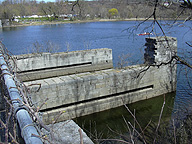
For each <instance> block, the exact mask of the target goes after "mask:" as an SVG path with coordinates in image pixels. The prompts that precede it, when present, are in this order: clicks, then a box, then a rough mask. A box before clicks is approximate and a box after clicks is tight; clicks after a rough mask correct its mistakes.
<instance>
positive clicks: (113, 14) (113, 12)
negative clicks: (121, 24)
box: [108, 8, 119, 18]
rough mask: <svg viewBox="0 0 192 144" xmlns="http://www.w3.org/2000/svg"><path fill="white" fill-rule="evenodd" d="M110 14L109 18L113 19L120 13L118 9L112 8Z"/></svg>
mask: <svg viewBox="0 0 192 144" xmlns="http://www.w3.org/2000/svg"><path fill="white" fill-rule="evenodd" d="M108 13H109V17H110V18H111V17H114V16H117V15H118V13H119V12H118V10H117V9H116V8H112V9H110V10H109V11H108Z"/></svg>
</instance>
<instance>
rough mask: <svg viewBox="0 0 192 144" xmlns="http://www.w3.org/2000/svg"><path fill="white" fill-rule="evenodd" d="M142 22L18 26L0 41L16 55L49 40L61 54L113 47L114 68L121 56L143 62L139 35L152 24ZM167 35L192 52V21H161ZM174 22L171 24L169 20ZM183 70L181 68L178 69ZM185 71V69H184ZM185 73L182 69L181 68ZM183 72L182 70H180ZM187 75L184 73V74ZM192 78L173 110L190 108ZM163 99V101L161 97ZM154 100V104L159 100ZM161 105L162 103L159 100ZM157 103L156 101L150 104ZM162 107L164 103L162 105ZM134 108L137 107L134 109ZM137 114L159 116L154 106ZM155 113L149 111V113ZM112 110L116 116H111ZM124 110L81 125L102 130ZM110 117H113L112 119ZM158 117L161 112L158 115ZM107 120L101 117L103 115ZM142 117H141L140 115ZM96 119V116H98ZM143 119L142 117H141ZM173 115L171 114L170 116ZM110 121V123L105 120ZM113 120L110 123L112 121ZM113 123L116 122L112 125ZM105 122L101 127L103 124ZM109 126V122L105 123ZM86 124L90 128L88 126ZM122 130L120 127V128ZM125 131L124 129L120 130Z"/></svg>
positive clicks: (172, 104) (2, 34) (181, 83)
mask: <svg viewBox="0 0 192 144" xmlns="http://www.w3.org/2000/svg"><path fill="white" fill-rule="evenodd" d="M138 23H139V21H119V22H92V23H79V24H78V23H76V24H56V25H41V26H28V27H15V28H3V29H0V39H1V40H2V42H3V43H4V44H5V46H6V47H7V48H8V50H9V51H10V52H11V53H13V54H14V55H17V54H24V53H29V52H32V47H33V44H34V43H35V42H38V43H40V44H43V43H46V42H47V41H50V42H52V43H53V44H55V45H57V46H59V47H60V49H59V51H67V49H68V48H69V50H70V51H74V50H85V49H97V48H111V49H112V51H113V60H114V66H117V63H118V61H119V56H121V57H124V56H123V55H127V54H128V55H129V56H128V60H129V62H130V64H132V63H134V62H137V63H142V62H143V53H144V48H145V47H144V44H145V37H146V36H137V34H138V33H142V32H150V31H151V23H152V22H151V21H148V22H146V23H145V24H143V25H142V26H141V27H139V28H137V27H136V26H137V25H138ZM161 23H162V24H163V28H164V30H165V33H166V35H167V36H172V37H176V38H177V40H178V54H179V55H181V53H182V52H183V51H184V52H186V51H187V50H189V49H190V47H188V46H187V45H186V44H185V42H191V41H192V30H191V27H192V22H191V21H188V22H186V23H185V25H183V24H178V25H174V26H172V27H170V26H168V25H166V23H167V22H165V21H163V22H161ZM169 23H172V21H169ZM153 32H155V33H156V34H157V35H160V36H161V35H162V32H161V31H160V29H159V28H158V27H157V26H155V27H154V30H153ZM178 68H179V69H180V66H178ZM181 69H182V68H181ZM182 70H183V69H182ZM179 72H180V71H179ZM184 72H186V71H185V70H183V71H182V72H181V73H184ZM187 72H188V73H189V74H190V75H189V77H188V78H186V77H183V76H180V77H179V79H178V85H177V92H176V97H175V94H174V96H173V94H171V96H170V100H169V102H170V107H171V108H174V109H177V110H180V109H181V108H185V107H187V108H189V106H190V104H191V97H190V95H188V94H187V93H186V91H183V87H186V86H187V85H188V84H187V82H186V79H191V75H192V74H191V71H187ZM174 97H175V102H172V101H171V100H172V98H174ZM159 99H161V98H159ZM156 100H157V99H156V98H154V99H153V100H152V101H156ZM158 101H160V102H162V100H158ZM147 103H148V102H147V101H144V102H142V103H140V106H143V107H146V106H147ZM151 103H154V102H151ZM160 106H161V104H160ZM133 107H134V106H133ZM139 109H140V110H138V113H142V110H143V109H144V110H145V112H146V111H148V113H149V114H146V115H147V117H150V116H154V115H157V113H156V112H159V110H158V111H157V109H155V108H154V106H149V107H148V110H146V109H145V108H142V107H140V108H139ZM151 110H152V111H153V112H150V111H151ZM111 111H113V114H114V115H112V114H111ZM123 111H125V109H124V108H119V109H116V110H115V109H112V110H109V111H106V112H105V113H100V114H94V115H92V116H87V117H84V118H83V119H81V118H80V119H79V121H81V122H79V123H81V124H82V122H83V121H84V120H93V118H95V119H101V120H100V121H98V120H97V126H98V127H102V125H103V121H105V122H106V121H109V123H113V122H116V123H117V121H118V120H119V119H122V115H125V114H123V113H121V112H123ZM109 113H110V115H112V116H109ZM158 114H159V113H158ZM102 115H103V116H104V118H101V116H102ZM139 115H140V114H139ZM96 116H97V117H96ZM140 116H141V115H140ZM169 116H171V113H169ZM105 119H107V120H105ZM109 119H110V120H109ZM111 120H114V121H113V122H112V121H111ZM101 123H102V124H101ZM104 124H105V125H107V124H106V123H104ZM84 125H86V126H88V123H85V124H84ZM119 127H121V126H119ZM120 129H122V128H120Z"/></svg>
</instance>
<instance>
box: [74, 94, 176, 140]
mask: <svg viewBox="0 0 192 144" xmlns="http://www.w3.org/2000/svg"><path fill="white" fill-rule="evenodd" d="M174 98H175V93H169V94H166V95H165V102H166V103H165V106H164V110H163V115H162V120H161V122H162V123H164V122H169V120H170V119H171V116H172V110H173V105H174ZM163 102H164V96H158V97H155V98H152V99H148V100H144V101H139V102H136V103H133V104H128V105H127V106H128V107H129V109H130V110H131V111H132V112H133V113H134V111H135V116H136V119H137V120H138V122H139V123H140V125H141V127H142V128H143V129H144V128H145V127H146V125H147V124H148V123H149V121H152V122H154V123H157V122H158V119H159V115H160V112H161V108H162V105H163ZM124 118H125V120H126V121H127V122H128V121H129V122H131V123H132V124H133V122H134V121H133V117H132V116H131V115H130V113H129V112H128V111H127V109H126V108H125V106H121V107H118V108H114V109H110V110H106V111H103V112H99V113H94V114H91V115H87V116H83V117H79V118H76V119H74V121H75V122H76V123H77V124H78V125H79V126H81V127H82V128H83V129H84V130H85V132H86V133H87V134H88V136H89V137H91V138H92V139H97V138H99V139H101V138H114V137H118V134H126V133H128V128H127V126H126V123H125V121H124ZM113 131H115V132H113Z"/></svg>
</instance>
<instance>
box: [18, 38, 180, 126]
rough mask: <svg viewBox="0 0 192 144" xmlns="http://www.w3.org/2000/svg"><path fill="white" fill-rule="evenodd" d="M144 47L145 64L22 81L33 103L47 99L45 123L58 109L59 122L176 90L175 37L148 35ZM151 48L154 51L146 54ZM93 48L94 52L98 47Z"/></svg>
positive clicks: (49, 120)
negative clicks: (152, 36) (172, 58)
mask: <svg viewBox="0 0 192 144" xmlns="http://www.w3.org/2000/svg"><path fill="white" fill-rule="evenodd" d="M151 41H152V43H151V44H150V42H151ZM167 41H169V43H167ZM151 45H152V46H151ZM146 46H147V47H150V49H146V54H145V58H146V56H147V58H146V59H145V64H144V65H135V66H130V67H126V68H124V69H105V70H98V71H95V70H94V71H90V72H82V73H81V72H80V73H76V74H70V75H63V76H56V77H55V76H54V77H52V78H46V79H39V80H34V81H28V82H25V84H26V85H27V86H31V87H30V89H31V94H30V97H31V99H32V100H33V102H34V103H35V105H36V106H40V105H41V104H42V103H44V102H45V99H48V100H47V102H46V103H45V105H43V107H42V108H41V112H42V113H43V120H44V122H45V123H46V124H49V123H51V121H52V120H53V119H54V118H55V117H57V116H58V115H59V113H60V112H61V111H62V112H64V111H65V112H64V113H63V114H62V115H61V116H60V117H59V119H58V120H59V121H62V120H67V119H72V118H75V117H79V116H83V115H87V114H91V113H95V112H99V111H103V110H107V109H110V108H114V107H118V106H121V105H123V104H127V103H133V102H136V101H139V100H145V99H148V98H152V97H155V96H159V95H162V94H165V93H168V92H172V91H175V90H176V64H175V61H172V60H171V57H170V56H171V55H174V54H175V53H176V49H177V41H176V39H174V38H166V39H165V38H164V37H161V38H150V39H147V44H146ZM151 50H152V51H154V52H152V54H151V53H150V54H148V53H149V51H151ZM94 51H95V53H97V51H100V50H94ZM82 52H83V51H82ZM87 52H88V51H87ZM105 56H106V57H108V55H105V54H103V58H101V59H105V60H106V59H107V58H104V57H105ZM150 57H152V58H150ZM68 58H69V57H68ZM107 61H108V59H107ZM151 61H153V62H151ZM161 61H162V62H163V63H161ZM21 66H22V65H21ZM34 84H36V85H34ZM39 84H41V88H40V89H39Z"/></svg>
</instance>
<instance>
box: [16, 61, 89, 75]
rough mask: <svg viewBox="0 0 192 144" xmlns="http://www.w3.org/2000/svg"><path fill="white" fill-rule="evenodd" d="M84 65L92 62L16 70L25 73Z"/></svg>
mask: <svg viewBox="0 0 192 144" xmlns="http://www.w3.org/2000/svg"><path fill="white" fill-rule="evenodd" d="M86 65H92V62H86V63H79V64H72V65H64V66H57V67H46V68H40V69H33V70H26V71H18V73H20V74H22V73H27V72H38V71H43V70H52V69H59V68H71V67H76V66H86Z"/></svg>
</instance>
